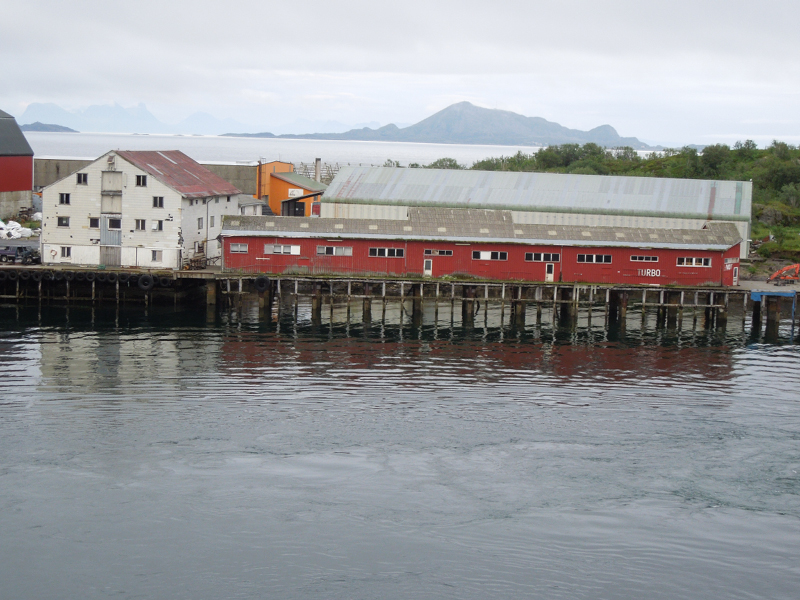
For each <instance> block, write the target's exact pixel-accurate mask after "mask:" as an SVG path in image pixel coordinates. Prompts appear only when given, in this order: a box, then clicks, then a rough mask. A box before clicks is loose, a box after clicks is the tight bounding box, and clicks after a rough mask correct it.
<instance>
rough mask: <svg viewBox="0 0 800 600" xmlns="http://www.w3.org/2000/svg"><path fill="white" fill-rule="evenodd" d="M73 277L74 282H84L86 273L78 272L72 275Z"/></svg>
mask: <svg viewBox="0 0 800 600" xmlns="http://www.w3.org/2000/svg"><path fill="white" fill-rule="evenodd" d="M73 276H74V277H75V281H85V280H86V273H84V272H83V271H78V272H77V273H73Z"/></svg>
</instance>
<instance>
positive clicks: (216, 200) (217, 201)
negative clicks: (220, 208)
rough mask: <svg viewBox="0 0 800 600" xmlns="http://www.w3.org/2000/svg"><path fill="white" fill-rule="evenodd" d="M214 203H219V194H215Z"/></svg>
mask: <svg viewBox="0 0 800 600" xmlns="http://www.w3.org/2000/svg"><path fill="white" fill-rule="evenodd" d="M214 204H219V196H214Z"/></svg>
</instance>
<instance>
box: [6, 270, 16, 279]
mask: <svg viewBox="0 0 800 600" xmlns="http://www.w3.org/2000/svg"><path fill="white" fill-rule="evenodd" d="M17 277H18V275H17V272H16V271H9V272H8V280H9V281H16V280H17Z"/></svg>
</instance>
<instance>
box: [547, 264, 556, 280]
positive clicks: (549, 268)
mask: <svg viewBox="0 0 800 600" xmlns="http://www.w3.org/2000/svg"><path fill="white" fill-rule="evenodd" d="M555 272H556V266H555V265H554V264H553V263H547V266H546V267H545V271H544V280H545V282H550V281H553V276H554V273H555Z"/></svg>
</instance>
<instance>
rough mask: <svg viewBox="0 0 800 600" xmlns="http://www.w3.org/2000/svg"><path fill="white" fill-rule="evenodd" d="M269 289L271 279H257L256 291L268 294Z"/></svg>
mask: <svg viewBox="0 0 800 600" xmlns="http://www.w3.org/2000/svg"><path fill="white" fill-rule="evenodd" d="M268 289H269V279H268V278H266V277H256V290H257V291H259V292H266V291H267V290H268Z"/></svg>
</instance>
